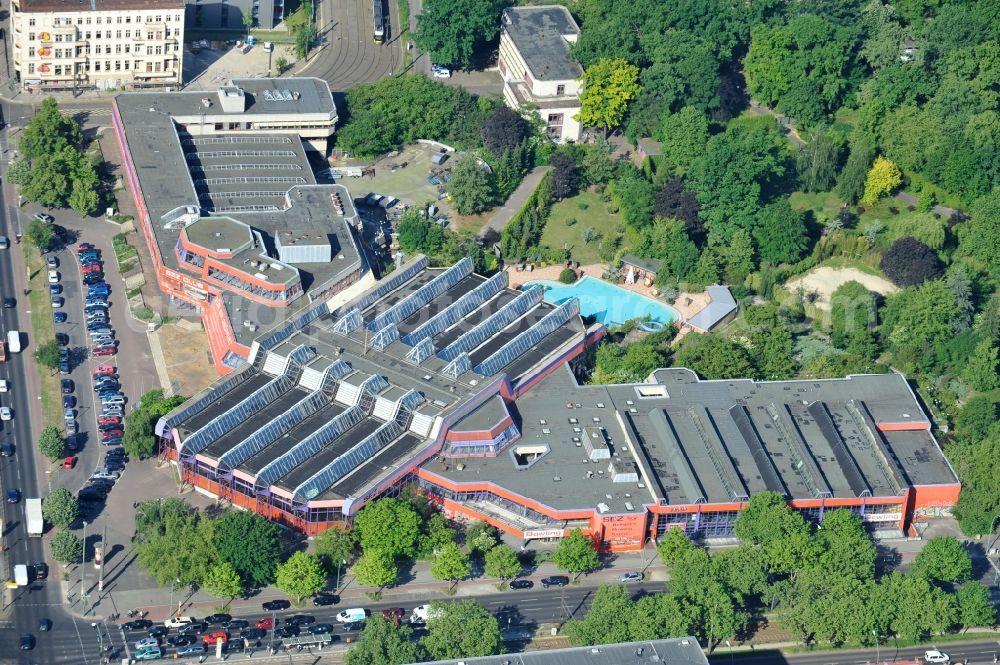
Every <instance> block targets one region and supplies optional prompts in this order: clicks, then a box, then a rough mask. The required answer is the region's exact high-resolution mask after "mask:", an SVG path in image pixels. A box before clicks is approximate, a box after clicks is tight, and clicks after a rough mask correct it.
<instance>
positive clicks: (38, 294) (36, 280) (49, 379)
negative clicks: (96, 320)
mask: <svg viewBox="0 0 1000 665" xmlns="http://www.w3.org/2000/svg"><path fill="white" fill-rule="evenodd" d="M24 250H25V252H24V253H25V262H26V263H27V265H28V269H29V270H30V271H31V279H30V280H29V281H28V288H29V289H30V293H29V294H28V306H29V307H30V308H31V338H30V339H29V340H28V342H29V344H28V346H27V349H25V351H24V352H25V353H31V352H32V351H34V349H35V348H37V347H38V346H39V345H40V344H42V343H43V342H47V341H48V340H50V339H54V338H55V323H54V322H53V321H52V312H53V311H55V310H54V309H53V308H52V301H51V297H50V296H49V281H48V272H47V271H48V268H47V267H46V266H45V261H44V260H43V259H42V257H41V256H39V255H38V252H37V251H36V250H35V249H34V248H33V247H25V248H24ZM36 367H37V368H38V385H39V387H40V388H41V397H42V423H43V425H54V426H56V427H58V428H59V429H60V430H62V428H63V417H62V395H61V393H60V387H59V375H58V374H56V373H54V372H53V371H52V370H50V369H47V368H45V367H42V366H41V365H36Z"/></svg>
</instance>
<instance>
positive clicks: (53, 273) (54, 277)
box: [49, 270, 59, 284]
mask: <svg viewBox="0 0 1000 665" xmlns="http://www.w3.org/2000/svg"><path fill="white" fill-rule="evenodd" d="M58 283H59V272H58V271H57V270H50V271H49V284H58Z"/></svg>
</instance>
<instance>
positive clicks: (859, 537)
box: [815, 508, 878, 581]
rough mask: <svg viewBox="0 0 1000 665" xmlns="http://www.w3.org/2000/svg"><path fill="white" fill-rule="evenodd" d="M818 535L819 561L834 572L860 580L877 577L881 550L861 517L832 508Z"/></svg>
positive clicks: (833, 573) (825, 516)
mask: <svg viewBox="0 0 1000 665" xmlns="http://www.w3.org/2000/svg"><path fill="white" fill-rule="evenodd" d="M815 538H816V541H817V544H818V546H819V561H818V563H819V565H820V567H822V568H823V569H825V570H826V571H827V572H829V573H830V574H831V575H839V576H843V577H847V576H850V577H854V578H856V579H858V580H860V581H865V580H870V579H874V578H875V558H876V556H877V554H878V552H877V551H876V549H875V543H873V542H872V539H871V537H870V536H869V535H868V532H867V531H866V530H865V525H864V523H863V522H862V521H861V518H860V517H858V516H857V515H855V514H854V513H852V512H850V511H848V510H844V509H842V508H838V509H837V510H831V511H828V512H826V513H825V514H824V516H823V523H822V528H821V529H818V530H817V531H816V536H815Z"/></svg>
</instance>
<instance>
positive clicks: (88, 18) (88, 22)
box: [87, 16, 90, 25]
mask: <svg viewBox="0 0 1000 665" xmlns="http://www.w3.org/2000/svg"><path fill="white" fill-rule="evenodd" d="M87 25H90V17H89V16H88V17H87Z"/></svg>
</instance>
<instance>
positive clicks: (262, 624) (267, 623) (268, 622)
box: [255, 617, 274, 630]
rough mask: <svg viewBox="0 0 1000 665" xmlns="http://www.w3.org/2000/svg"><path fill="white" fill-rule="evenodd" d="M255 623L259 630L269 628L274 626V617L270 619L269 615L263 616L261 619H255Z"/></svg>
mask: <svg viewBox="0 0 1000 665" xmlns="http://www.w3.org/2000/svg"><path fill="white" fill-rule="evenodd" d="M255 625H256V626H257V628H260V629H261V630H271V629H272V628H274V619H272V618H271V617H264V618H263V619H257V623H256V624H255Z"/></svg>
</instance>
